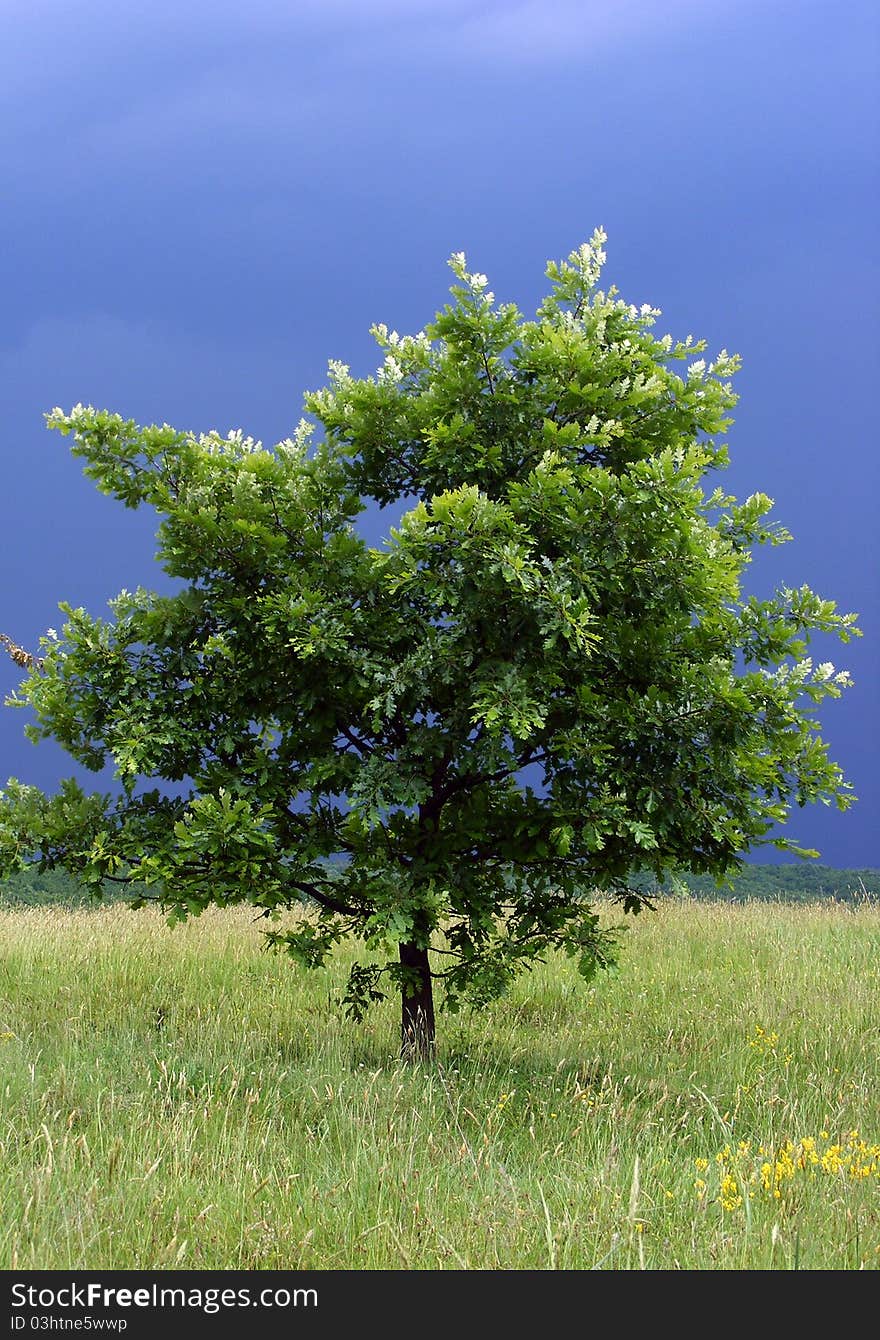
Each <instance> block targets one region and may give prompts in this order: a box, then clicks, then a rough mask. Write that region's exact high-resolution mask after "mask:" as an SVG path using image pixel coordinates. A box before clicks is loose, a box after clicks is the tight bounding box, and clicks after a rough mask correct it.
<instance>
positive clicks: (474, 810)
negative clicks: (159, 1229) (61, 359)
mask: <svg viewBox="0 0 880 1340" xmlns="http://www.w3.org/2000/svg"><path fill="white" fill-rule="evenodd" d="M603 242H604V234H603V233H602V232H601V231H599V232H597V233H596V234H595V235H594V237H593V239H592V241H591V242H590V243H589V244H587V245H584V246H582V247H581V248H580V249H579V250H577V251H574V252H572V253H571V255H570V256H569V258H568V260H567V261H564V262H562V263H559V264H557V263H551V264H550V265H549V266H548V269H547V275H548V277H549V280H550V285H551V287H550V293H549V295H548V296H547V297H546V298H545V299H544V300H543V302H542V303H541V305H540V307H539V308H538V311H537V314H536V317H535V319H534V320H527V319H525V318H524V317H523V316H522V315H521V313H520V312H519V311H518V310H517V309H516V307H514V306H513V305H512V304H503V305H499V304H496V302H495V300H494V295H493V294H492V293H490V292H489V291H488V288H487V281H486V279H485V276H483V275H480V274H474V273H470V272H469V271H468V270H467V268H466V265H465V259H464V256H463V255H461V254H457V255H455V256H453V258H452V260H451V262H450V264H451V267H452V270H453V272H454V275H455V280H456V282H455V284H454V286H453V288H452V294H451V302H450V303H449V304H448V305H447V306H446V307H445V308H444V309H443V310H442V311H441V312H440V313H439V314H438V315H437V316H436V319H435V320H434V322H433V323H432V324H431V325H429V326H428V327H427V329H426V330H425V331H423V332H421V333H419V334H418V335H415V336H412V337H400V336H398V334H397V333H396V332H394V331H391V332H389V331H388V330H387V328H386V327H385V326H381V325H380V326H376V327H374V330H373V334H374V336H375V338H376V340H377V342H378V344H379V346H380V348H381V350H382V352H383V355H384V361H383V364H382V366H381V368H380V369H379V371H378V374H377V375H376V376H375V377H368V378H365V379H356V378H354V377H352V376H351V374H350V372H349V370H348V368H347V367H345V366H344V365H343V364H341V363H331V364H330V373H329V384H328V386H327V387H326V388H325V389H323V390H320V391H317V392H314V393H312V394H310V395H308V396H307V397H306V402H305V403H306V409H307V411H308V412H309V413H310V414H311V416H312V420H313V421H314V420H316V421H317V422H318V423H319V424H320V425H321V427H322V429H323V433H322V434H321V435H320V436H319V440H318V441H317V443H316V444H312V442H311V441H310V439H311V437H312V435H313V431H314V427H315V423H314V422H309V421H306V420H303V421H302V422H301V423H300V426H299V428H298V429H297V432H296V433H295V435H294V437H293V438H291V439H289V440H287V441H285V442H282V443H279V444H278V445H277V446H276V447H275V448H273V449H272V450H267V449H265V448H264V447H263V446H262V445H261V444H260V443H258V442H255V441H253V440H252V439H250V438H247V437H245V436H243V434H242V433H241V432H234V433H231V434H229V435H228V436H227V437H222V436H221V435H219V434H218V433H216V432H212V433H209V434H207V435H202V436H196V435H194V434H192V433H188V432H182V431H178V430H176V429H173V428H171V427H169V426H168V425H162V426H152V427H146V428H144V427H139V426H138V425H137V424H135V423H134V422H132V421H130V420H125V419H123V418H122V417H120V416H119V415H117V414H112V413H108V412H106V411H103V410H96V409H93V408H84V407H83V406H82V405H78V406H76V407H75V408H74V409H73V410H72V411H71V412H70V413H69V414H65V413H63V412H62V411H61V410H60V409H56V410H54V411H53V412H52V413H51V414H50V415H49V416H48V422H49V424H50V426H51V427H52V428H55V429H57V430H58V431H59V432H60V433H62V434H63V435H65V436H71V437H72V439H73V446H72V450H73V452H74V454H76V455H77V456H79V457H81V458H82V459H83V460H84V462H85V471H86V474H87V475H88V476H89V477H91V478H92V479H93V480H94V481H95V482H96V484H97V486H98V487H99V488H100V489H101V490H102V491H103V492H105V493H108V494H111V495H112V496H114V497H115V498H117V499H118V500H120V501H121V502H123V503H124V504H125V505H126V506H129V507H139V506H143V505H147V506H150V507H152V508H154V509H155V510H156V511H157V512H158V513H159V515H160V516H161V518H162V520H161V525H160V528H159V558H160V560H161V563H162V565H163V567H164V569H165V571H166V572H167V573H168V574H170V575H171V576H172V577H173V578H176V579H178V580H179V581H180V583H181V584H182V585H181V589H180V590H178V591H177V592H176V593H175V594H173V595H158V594H155V593H151V592H149V591H146V590H137V591H135V592H133V593H131V592H128V591H123V592H122V594H121V595H120V596H119V597H118V598H117V599H116V600H115V601H113V602H112V617H111V618H110V619H109V620H107V619H100V618H96V617H93V616H92V615H90V614H88V613H86V611H85V610H83V609H74V608H71V607H70V606H67V605H66V606H62V608H63V610H64V613H65V617H66V623H65V626H64V630H63V633H62V635H61V636H60V637H57V636H55V635H50V636H48V637H47V638H45V639H44V640H43V643H42V645H41V648H40V658H39V661H36V660H35V661H34V664H33V665H32V667H31V672H30V674H29V675H28V677H27V678H26V679H25V681H24V683H23V685H22V687H21V689H20V691H19V693H18V695H17V697H16V701H18V702H20V703H21V704H23V705H25V706H26V707H28V708H29V709H30V710H31V711H32V713H33V716H34V721H33V723H32V724H31V725H30V726H29V727H28V730H29V733H30V734H31V735H32V736H33V737H34V738H35V739H39V738H43V737H53V738H54V739H56V740H57V741H59V742H60V743H61V744H62V745H63V746H64V747H65V748H66V749H67V751H68V752H69V753H70V754H71V755H72V756H73V758H74V759H75V760H76V761H77V762H78V763H80V764H81V765H84V766H85V767H86V768H89V769H92V770H96V771H97V770H99V769H101V768H102V767H103V766H104V765H105V764H107V763H110V764H112V767H113V769H114V771H115V774H116V777H117V779H118V781H119V784H120V787H121V791H120V793H119V794H116V795H113V794H108V795H101V796H90V795H86V794H85V793H84V792H82V791H81V790H80V788H79V787H78V785H77V784H76V783H74V782H69V783H66V784H65V786H64V788H63V789H62V791H61V792H60V793H59V795H57V796H52V797H46V796H43V795H41V794H40V793H39V792H37V791H36V790H35V789H34V788H32V787H29V786H27V785H23V784H21V783H19V782H16V781H11V782H10V783H9V785H8V787H7V789H6V792H5V794H4V795H3V798H2V803H0V847H2V854H3V864H4V867H5V869H6V870H7V871H9V870H12V869H15V868H16V867H21V866H22V865H23V864H25V863H27V862H29V861H32V860H35V859H36V860H38V861H39V862H40V863H41V865H42V866H44V867H55V866H64V867H66V868H67V869H69V870H71V871H72V872H74V873H75V874H76V875H77V876H78V878H80V879H82V880H84V881H85V882H86V883H88V884H91V885H93V886H94V887H96V888H98V887H100V886H101V885H102V883H103V882H104V881H105V880H108V879H109V880H111V881H112V880H121V881H123V882H124V881H128V880H132V881H138V882H140V883H142V884H145V885H146V886H147V887H148V888H149V889H151V890H153V891H154V892H155V893H156V894H157V895H158V896H160V897H161V898H162V899H163V900H164V901H165V903H166V904H167V905H168V906H169V907H170V909H171V915H172V917H173V918H185V917H186V916H188V915H190V914H198V913H199V912H201V911H202V910H203V909H204V908H205V907H207V906H208V905H209V904H213V903H218V904H221V905H225V904H229V903H236V902H242V901H247V902H250V903H252V904H254V905H255V906H256V907H257V908H258V909H260V910H261V911H262V912H264V913H265V914H266V915H267V916H272V915H274V914H275V913H276V912H277V911H278V910H279V909H283V908H285V907H288V906H289V905H290V904H291V903H293V902H296V901H302V900H305V901H307V902H308V903H309V904H310V905H311V906H313V907H314V908H315V910H316V915H315V917H314V918H313V919H312V920H310V921H309V922H308V924H306V925H305V926H304V927H300V928H299V929H295V930H283V931H281V930H273V931H272V932H271V933H270V940H271V942H272V943H274V944H275V945H278V946H281V947H286V948H288V949H289V950H290V952H291V953H292V955H293V956H294V958H296V959H297V961H299V962H301V963H305V964H309V965H311V966H317V965H320V964H321V963H322V962H323V960H324V958H325V956H326V954H327V953H328V952H329V950H330V949H331V948H332V947H333V946H334V945H336V944H337V942H339V941H340V940H341V939H343V938H346V937H348V936H351V935H354V936H356V937H359V938H360V940H361V941H363V943H364V945H365V946H366V949H367V951H368V958H370V959H371V961H374V960H375V959H376V956H377V955H378V961H379V970H378V975H377V972H376V971H375V970H374V969H373V968H372V967H370V966H369V965H368V964H362V965H360V966H357V967H356V971H355V972H354V973H353V975H352V977H351V979H350V982H349V988H348V993H347V1000H348V1004H349V1007H350V1008H351V1009H352V1010H353V1012H355V1013H360V1012H361V1010H362V1008H363V1007H364V1006H365V1005H366V1003H368V1001H369V999H371V998H372V997H374V996H375V995H378V994H380V989H379V986H378V982H379V979H380V978H382V979H385V980H388V979H390V980H391V981H392V982H394V983H396V984H397V985H398V986H399V987H400V989H401V990H402V993H403V998H404V1002H406V1000H407V998H408V996H409V995H410V994H411V993H413V992H415V989H416V983H415V981H414V980H413V975H414V974H416V975H417V974H418V971H424V972H427V963H428V959H427V953H426V951H427V949H428V947H429V946H431V948H432V949H433V951H434V953H435V958H434V965H435V966H434V975H435V976H437V977H439V978H442V980H443V982H444V983H445V1000H446V1003H447V1005H449V1006H451V1007H453V1008H454V1007H455V1006H456V1005H457V1004H458V1002H459V1001H460V1000H461V999H462V997H469V998H470V999H472V1000H476V1001H478V1002H479V1001H486V1000H488V999H490V998H491V997H493V996H494V995H497V994H498V993H499V992H501V991H503V990H504V989H505V988H506V987H507V986H508V984H509V983H510V981H511V980H512V979H513V977H514V976H515V975H516V973H517V971H518V970H520V969H521V968H522V967H523V966H528V965H530V964H532V963H534V962H535V960H537V959H539V958H541V957H542V956H543V955H545V954H546V953H547V952H548V951H549V950H550V949H552V948H554V947H557V948H561V949H562V950H564V951H565V952H566V953H567V954H569V955H570V956H571V957H572V958H573V959H574V960H575V961H576V962H577V964H578V967H579V969H580V971H581V972H582V974H583V975H584V976H585V977H589V976H590V974H591V973H592V972H593V971H594V970H595V968H596V967H597V966H602V965H604V964H606V963H607V962H609V961H610V959H611V957H612V954H613V937H612V934H611V932H609V931H608V930H607V929H606V928H602V927H600V925H599V922H598V919H597V917H596V915H595V913H594V912H593V910H592V909H591V907H590V904H589V901H588V898H587V896H586V895H587V894H588V892H589V890H591V889H593V888H596V887H601V888H603V889H609V890H611V891H612V892H613V893H615V894H616V895H618V896H619V897H620V898H621V899H622V900H623V901H624V902H625V905H626V906H627V907H628V908H636V909H637V908H638V906H639V904H640V902H641V900H642V895H641V894H640V893H639V892H638V891H637V890H635V889H634V888H633V887H632V883H633V881H632V875H633V872H634V871H636V870H638V869H640V868H643V867H647V868H648V869H649V870H650V871H651V873H652V876H653V877H654V878H656V879H661V878H662V877H663V875H664V872H666V871H669V870H672V869H681V868H684V869H687V870H690V871H693V872H697V873H701V872H705V873H708V874H711V875H713V876H714V875H723V874H724V873H725V872H726V871H727V870H728V869H729V868H731V867H732V866H733V865H735V863H736V861H737V859H738V856H739V854H740V853H742V852H743V851H746V850H748V849H750V848H753V847H754V846H756V845H759V844H761V843H764V842H768V841H772V842H773V843H775V845H777V846H779V847H781V848H783V849H785V850H789V851H795V852H800V851H801V850H802V849H801V848H800V847H799V846H798V844H797V842H796V841H795V840H793V839H789V838H787V837H780V836H778V828H777V827H776V826H777V825H778V824H779V823H780V822H783V821H784V820H785V818H786V816H787V814H788V811H789V809H790V807H791V805H792V804H794V803H797V804H798V805H803V804H804V803H806V802H807V801H815V800H819V801H823V802H825V803H831V802H835V803H837V804H838V805H840V806H841V807H842V808H844V807H846V805H847V804H848V803H849V800H850V795H849V788H848V785H847V784H846V783H845V782H844V780H843V777H842V774H841V771H840V769H839V768H838V767H837V766H836V765H835V764H833V763H832V762H831V761H830V760H829V758H828V756H827V750H826V746H825V744H824V743H823V742H822V740H821V739H820V738H819V736H818V734H817V727H816V720H815V709H816V708H817V707H818V705H819V704H820V703H821V702H822V701H823V700H824V699H825V698H827V697H829V696H837V695H839V693H840V692H841V689H842V688H843V687H844V686H845V685H846V684H847V683H848V682H849V679H848V675H847V674H846V672H845V671H844V672H835V670H834V667H833V666H831V665H830V664H828V663H825V664H821V665H818V666H816V665H814V664H813V662H812V660H811V659H810V658H809V657H808V656H807V654H806V647H807V643H808V641H809V638H810V635H811V634H812V633H814V632H822V633H834V634H837V635H838V636H839V637H840V638H841V639H842V640H844V641H846V640H847V639H848V638H849V637H850V636H851V635H852V634H853V633H854V632H855V631H856V629H855V627H854V616H852V615H840V614H838V613H837V612H836V610H835V606H834V604H833V602H831V601H829V600H824V599H821V598H820V597H819V596H817V595H815V594H814V593H813V592H812V591H811V590H810V589H809V588H808V587H806V586H802V587H799V588H796V589H788V588H784V589H782V590H781V591H780V592H779V593H778V594H777V595H776V596H775V597H774V598H772V599H769V600H757V599H755V598H751V597H745V596H744V595H743V592H742V585H741V579H742V577H743V574H744V571H745V569H746V567H747V565H748V562H749V558H750V552H751V549H752V547H753V546H754V545H756V544H762V543H770V544H777V543H780V542H781V541H783V540H784V539H786V538H787V535H786V532H785V531H784V530H782V529H781V528H780V527H779V526H778V525H776V524H775V523H774V522H771V521H770V520H768V513H769V510H770V507H771V500H770V499H769V498H767V497H766V496H765V495H763V494H755V495H753V496H752V497H750V498H748V499H746V501H745V502H742V503H740V502H737V501H736V500H735V499H734V498H733V497H732V496H729V495H727V494H726V493H724V492H723V490H721V489H715V490H714V491H707V490H706V488H705V481H706V477H707V475H708V474H709V473H710V472H711V471H713V470H715V469H718V468H721V467H723V466H724V464H725V463H726V459H727V455H726V446H725V444H724V443H723V442H722V441H721V440H720V438H721V437H722V436H723V434H724V432H725V430H726V429H727V427H728V425H729V423H730V418H729V411H730V409H731V407H732V406H733V404H734V402H735V396H734V393H733V391H732V388H731V384H730V380H729V378H730V377H731V375H732V374H733V373H734V372H735V370H736V368H737V365H738V360H737V359H736V358H735V357H732V356H730V355H728V354H727V353H726V352H724V351H722V352H721V353H720V354H719V355H718V356H717V357H716V358H715V359H714V360H713V361H711V362H708V363H707V362H706V360H705V359H703V358H702V357H697V356H696V355H699V354H701V353H702V351H703V349H704V345H703V344H702V343H700V342H694V341H693V340H692V339H691V338H690V337H688V338H687V339H685V340H683V341H678V342H675V341H673V340H672V338H671V337H670V336H663V337H662V338H657V337H655V335H654V334H653V333H652V327H653V325H654V323H655V320H656V317H657V315H658V313H657V312H656V311H655V310H654V309H652V308H649V307H647V306H643V307H641V308H636V307H634V306H632V305H630V304H628V303H626V302H624V301H623V300H622V299H620V298H619V297H618V296H617V293H616V291H615V290H614V289H610V290H607V291H605V290H603V289H601V288H600V287H599V278H600V269H601V265H602V263H603V261H604V252H603V250H602V244H603ZM682 365H683V366H682ZM677 368H680V370H676V369H677ZM370 503H373V504H376V503H378V504H380V505H382V506H386V505H393V506H394V507H395V508H396V509H397V510H398V511H401V510H402V515H401V516H400V519H399V523H398V525H397V526H396V528H393V529H392V530H391V533H390V538H389V540H388V542H387V543H385V544H383V545H380V546H378V547H372V546H370V545H369V544H368V543H367V542H366V540H365V539H364V538H363V537H362V536H361V535H360V534H359V532H358V530H357V527H356V518H357V516H358V514H359V513H360V512H361V511H362V510H363V508H364V507H365V506H366V505H368V504H370ZM404 947H408V948H409V950H411V951H414V952H415V953H416V954H418V953H421V954H422V955H423V956H424V964H425V965H426V966H425V967H424V969H417V968H413V967H412V966H406V965H405V964H411V963H412V962H413V961H414V960H413V959H412V954H410V957H409V958H408V959H406V961H405V962H404V956H403V949H404ZM438 955H439V958H440V960H441V966H439V967H438V966H436V965H437V962H438V960H437V957H436V956H438ZM398 958H400V962H398Z"/></svg>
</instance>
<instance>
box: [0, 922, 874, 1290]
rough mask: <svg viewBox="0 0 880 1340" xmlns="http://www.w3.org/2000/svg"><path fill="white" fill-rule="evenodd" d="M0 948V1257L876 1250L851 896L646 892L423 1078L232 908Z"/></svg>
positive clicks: (820, 1257) (599, 1262) (596, 1259)
mask: <svg viewBox="0 0 880 1340" xmlns="http://www.w3.org/2000/svg"><path fill="white" fill-rule="evenodd" d="M0 943H2V946H3V948H2V953H0V1206H2V1211H0V1267H2V1268H5V1269H11V1268H18V1269H61V1268H74V1269H76V1268H79V1269H83V1268H93V1269H94V1268H104V1269H110V1268H114V1269H154V1268H171V1269H173V1268H238V1269H308V1268H316V1269H321V1268H352V1269H373V1268H383V1269H389V1268H390V1269H429V1270H436V1269H443V1268H454V1269H458V1268H463V1267H467V1268H472V1269H494V1268H499V1267H500V1268H512V1269H532V1268H539V1269H540V1268H551V1269H552V1268H557V1269H564V1270H567V1269H583V1268H598V1269H639V1268H646V1269H658V1268H659V1269H674V1268H685V1269H687V1268H690V1269H741V1268H745V1269H787V1268H796V1267H799V1268H802V1269H821V1268H829V1269H857V1268H878V1267H880V1148H878V1145H880V1104H878V1097H877V1094H878V1086H877V1080H878V1057H880V990H878V988H880V909H877V908H876V907H873V908H872V907H862V908H855V909H852V908H849V907H844V906H841V905H837V904H816V905H812V906H807V907H798V908H793V907H784V906H779V905H765V904H758V903H751V904H745V905H724V904H720V903H719V904H708V905H707V904H696V903H688V902H684V903H669V904H666V905H663V906H662V907H661V909H660V910H659V912H658V913H657V914H654V915H651V914H646V915H644V916H642V917H640V918H639V919H638V920H637V921H636V922H635V923H633V925H632V928H631V930H630V933H629V934H628V935H627V936H626V940H625V947H624V951H623V955H622V962H621V968H620V970H619V972H618V973H617V974H616V975H615V976H607V975H606V976H604V977H603V978H601V979H600V980H598V981H597V982H596V983H595V984H593V985H592V986H591V987H584V986H583V985H582V984H581V983H580V982H579V980H578V979H577V977H576V974H575V973H574V972H573V970H572V969H571V967H570V966H569V965H568V964H567V963H566V962H563V961H557V960H554V961H552V962H549V963H547V964H545V965H542V966H541V967H540V968H538V969H537V970H536V971H535V972H533V973H532V974H531V975H530V976H529V977H527V978H525V979H523V980H522V981H521V982H520V983H519V984H518V985H517V987H516V989H515V991H514V992H513V993H512V995H511V996H509V997H508V998H507V999H506V1000H503V1001H500V1002H498V1003H497V1004H496V1005H494V1006H493V1007H492V1008H491V1009H488V1010H484V1011H481V1012H480V1013H479V1014H474V1015H460V1016H456V1017H451V1016H444V1015H442V1014H441V1016H440V1048H439V1059H438V1063H437V1065H436V1066H435V1067H433V1068H430V1069H428V1068H421V1067H416V1068H412V1069H407V1068H405V1067H402V1066H400V1065H399V1063H398V1061H397V1059H396V1049H397V1027H398V1021H397V1014H396V1010H395V1007H394V1005H393V1003H391V1002H389V1004H388V1005H387V1006H380V1007H378V1009H377V1010H376V1012H375V1013H374V1014H373V1015H372V1016H371V1017H370V1018H369V1019H368V1020H367V1022H366V1023H365V1024H362V1025H359V1026H355V1025H353V1024H349V1023H347V1022H345V1021H344V1020H341V1019H340V1018H339V1017H338V1014H337V1013H336V1010H335V1004H334V998H335V995H336V993H337V992H338V991H339V988H340V986H341V984H342V982H343V980H344V976H345V972H346V962H345V956H344V955H343V956H341V957H340V960H339V961H338V963H336V964H334V966H333V968H332V969H327V970H326V971H320V972H315V973H310V974H307V973H303V972H300V971H298V970H297V969H295V968H294V967H293V965H292V964H290V963H289V962H288V961H287V960H286V959H283V958H280V957H276V956H267V955H266V954H264V953H261V952H260V945H261V936H260V934H259V931H258V930H257V929H256V928H255V926H254V925H253V924H252V923H251V921H250V919H249V917H248V914H247V913H246V912H242V911H235V912H222V913H221V912H216V913H209V914H206V915H205V916H203V917H202V918H201V919H199V920H198V921H195V922H192V923H190V924H188V925H186V926H183V927H179V928H177V929H175V930H174V931H171V930H169V929H168V928H167V927H166V926H165V924H164V922H163V921H162V919H161V918H160V917H159V916H158V915H154V914H153V913H152V912H149V911H142V912H136V913H135V912H130V911H128V909H126V908H124V907H113V908H107V909H99V910H76V911H62V910H58V909H27V910H21V909H16V910H11V911H6V912H0ZM853 1132H855V1133H856V1134H853ZM811 1142H812V1143H811Z"/></svg>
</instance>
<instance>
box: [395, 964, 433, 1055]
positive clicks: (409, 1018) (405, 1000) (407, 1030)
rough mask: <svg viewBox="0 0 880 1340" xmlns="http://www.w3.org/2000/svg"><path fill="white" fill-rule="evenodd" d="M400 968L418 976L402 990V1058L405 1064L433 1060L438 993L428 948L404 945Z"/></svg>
mask: <svg viewBox="0 0 880 1340" xmlns="http://www.w3.org/2000/svg"><path fill="white" fill-rule="evenodd" d="M400 966H401V967H402V968H407V969H409V971H410V973H413V974H417V977H416V976H414V977H413V978H411V979H409V980H407V981H406V982H404V984H403V986H402V988H401V1006H402V1009H401V1019H400V1055H401V1057H402V1059H403V1060H404V1061H433V1059H434V1041H435V1030H434V993H433V984H432V982H431V971H430V968H429V966H428V951H427V949H422V948H421V947H420V946H419V945H415V944H402V945H401V946H400Z"/></svg>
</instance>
